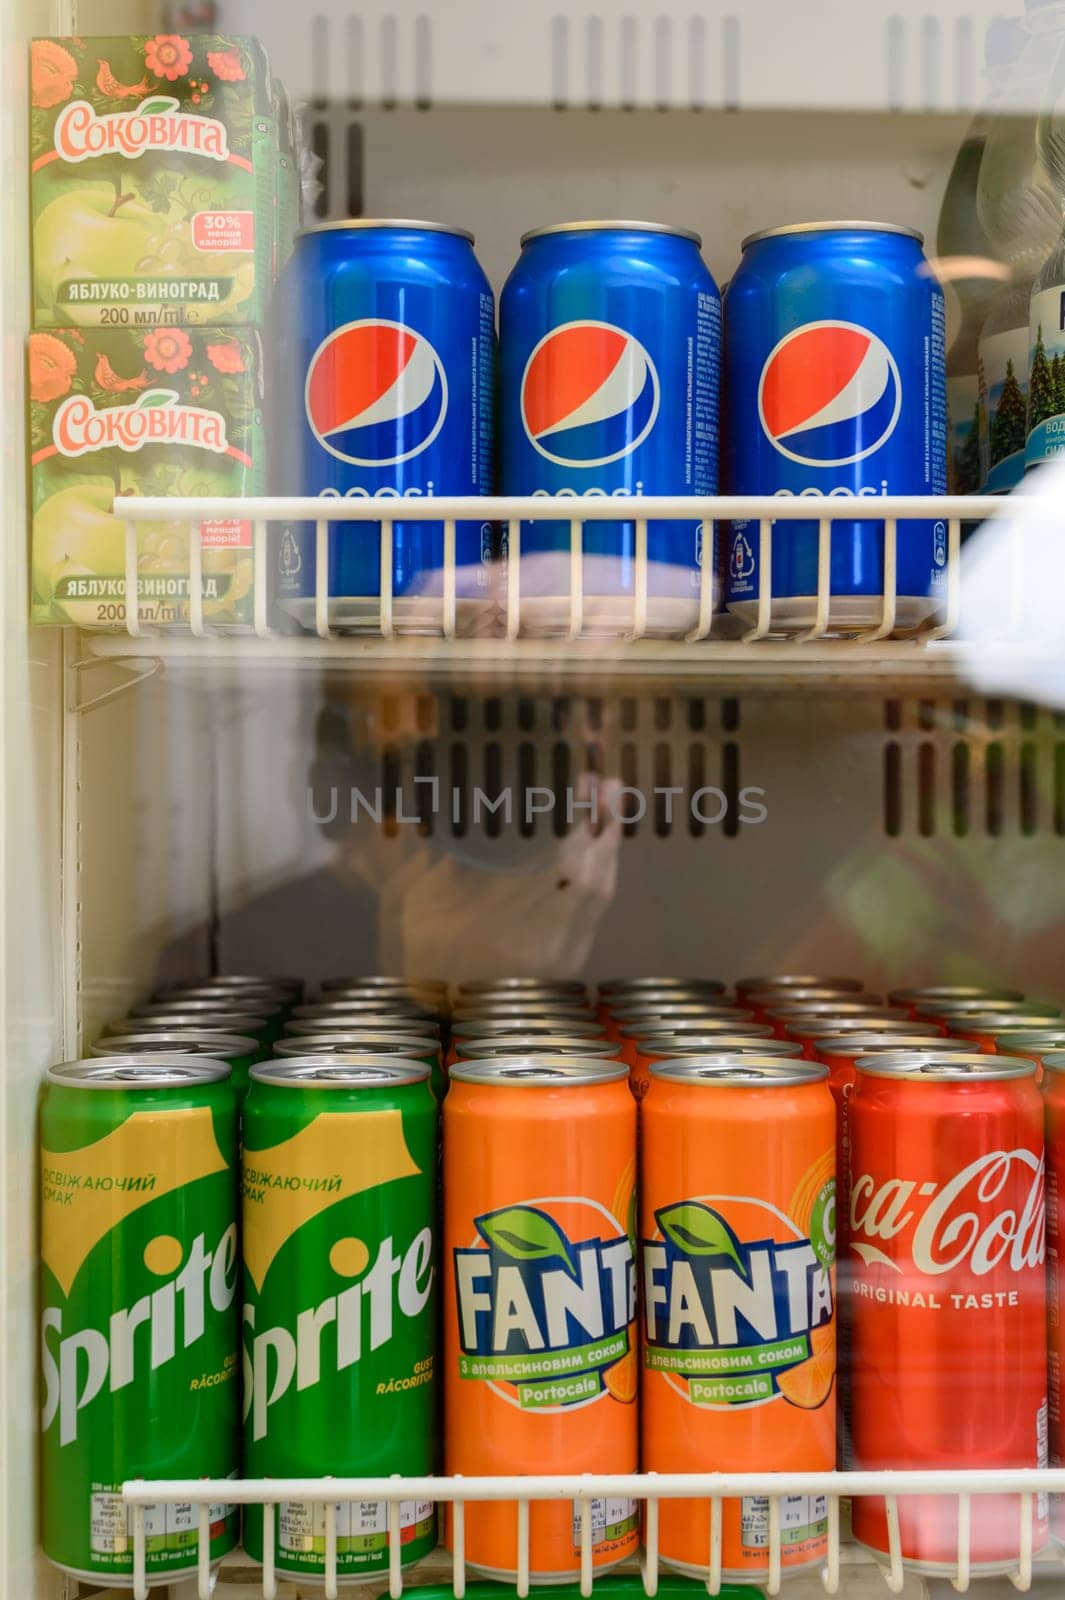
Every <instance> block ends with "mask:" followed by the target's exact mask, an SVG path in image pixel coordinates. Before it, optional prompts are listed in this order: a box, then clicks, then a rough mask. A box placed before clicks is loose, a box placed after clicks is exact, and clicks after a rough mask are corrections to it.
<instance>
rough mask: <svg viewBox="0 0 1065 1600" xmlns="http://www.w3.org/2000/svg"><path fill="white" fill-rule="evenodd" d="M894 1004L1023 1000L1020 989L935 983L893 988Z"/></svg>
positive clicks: (889, 996)
mask: <svg viewBox="0 0 1065 1600" xmlns="http://www.w3.org/2000/svg"><path fill="white" fill-rule="evenodd" d="M888 999H889V1000H890V1001H891V1003H892V1005H896V1006H917V1005H935V1004H936V1002H937V1001H940V1000H944V1001H947V1002H948V1003H949V1002H951V1001H953V1000H1023V999H1024V995H1023V994H1022V993H1021V991H1020V989H1000V988H990V987H988V985H987V984H983V983H933V984H930V985H929V986H928V987H927V988H924V989H892V991H891V993H890V994H889V995H888Z"/></svg>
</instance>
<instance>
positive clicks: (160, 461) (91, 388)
mask: <svg viewBox="0 0 1065 1600" xmlns="http://www.w3.org/2000/svg"><path fill="white" fill-rule="evenodd" d="M28 376H29V411H30V452H31V458H30V471H31V478H32V486H31V487H32V507H33V551H32V575H33V576H32V583H33V596H32V616H33V621H34V622H73V623H77V624H78V625H79V626H80V627H84V628H108V629H124V628H125V626H126V599H127V592H126V528H127V526H128V525H127V523H126V522H125V521H124V519H123V517H122V501H123V498H125V497H126V496H128V495H151V496H156V495H158V496H164V495H165V496H173V495H185V496H188V495H210V496H219V495H226V496H229V495H249V494H260V493H262V492H263V481H264V477H265V452H264V447H263V398H264V397H263V357H262V348H261V342H260V336H259V334H258V333H257V332H256V331H255V330H254V329H252V328H151V329H145V330H141V329H133V328H86V329H81V328H67V329H62V330H58V329H57V330H51V331H45V330H43V329H39V330H38V331H37V332H35V333H31V334H30V338H29V375H28ZM198 533H199V540H200V547H201V550H202V567H203V577H202V588H201V593H202V596H203V615H204V620H205V621H206V622H207V623H208V624H210V625H211V626H212V627H215V628H221V629H223V630H235V631H240V630H243V629H247V628H249V627H250V626H251V624H252V617H253V604H254V600H253V578H254V564H253V563H254V548H253V535H252V524H251V523H250V522H249V521H247V520H245V519H242V518H240V517H239V516H234V517H227V518H221V519H219V520H216V521H213V522H205V523H202V524H201V525H200V526H199V529H198ZM189 550H190V546H189V524H188V523H187V522H181V521H179V520H176V519H175V520H173V521H168V522H157V523H140V524H137V594H138V615H139V618H140V620H141V621H142V622H143V623H145V624H146V625H150V626H153V627H167V626H178V627H180V626H187V623H188V617H189V565H190V553H189Z"/></svg>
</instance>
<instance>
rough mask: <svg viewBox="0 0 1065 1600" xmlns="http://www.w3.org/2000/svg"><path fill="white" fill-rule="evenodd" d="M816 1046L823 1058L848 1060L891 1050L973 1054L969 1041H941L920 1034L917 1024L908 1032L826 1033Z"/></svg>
mask: <svg viewBox="0 0 1065 1600" xmlns="http://www.w3.org/2000/svg"><path fill="white" fill-rule="evenodd" d="M816 1044H817V1048H818V1050H819V1052H820V1053H821V1055H823V1056H848V1057H849V1056H856V1055H862V1054H865V1053H869V1052H873V1051H875V1052H877V1053H886V1052H887V1051H890V1050H920V1051H921V1052H922V1054H924V1055H943V1054H947V1055H972V1050H971V1049H970V1047H969V1040H968V1039H943V1038H940V1036H939V1035H938V1034H927V1033H921V1031H920V1029H919V1028H918V1027H917V1024H916V1023H915V1024H914V1025H913V1026H912V1028H911V1030H910V1032H909V1033H905V1032H899V1033H895V1032H893V1031H891V1030H885V1029H883V1028H870V1029H869V1031H868V1032H855V1033H841V1034H839V1035H836V1034H829V1035H828V1036H827V1037H825V1038H822V1039H818V1040H816Z"/></svg>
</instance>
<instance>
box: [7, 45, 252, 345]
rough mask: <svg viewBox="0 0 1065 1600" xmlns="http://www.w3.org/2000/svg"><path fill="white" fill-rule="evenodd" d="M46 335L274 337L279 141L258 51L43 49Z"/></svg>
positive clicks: (37, 105)
mask: <svg viewBox="0 0 1065 1600" xmlns="http://www.w3.org/2000/svg"><path fill="white" fill-rule="evenodd" d="M30 102H31V112H30V142H31V158H32V203H33V295H34V308H33V320H34V326H35V327H38V328H60V327H70V326H71V325H74V326H77V327H94V328H106V327H112V328H113V327H119V328H152V327H168V326H188V325H193V324H207V323H226V324H229V325H232V324H236V323H250V324H252V325H254V326H258V327H261V326H262V325H263V322H264V319H265V314H266V310H267V301H268V297H269V293H270V287H271V282H272V278H273V260H274V254H275V245H274V227H275V216H274V213H275V183H276V168H277V149H278V132H277V126H276V119H275V111H274V104H273V97H272V86H271V81H270V70H269V65H268V63H267V59H266V56H265V53H264V51H263V49H262V46H261V45H260V44H259V43H258V41H257V40H255V39H250V38H233V37H223V36H221V35H219V34H196V33H190V34H188V35H187V36H186V35H184V34H179V33H158V34H152V35H130V36H118V37H109V38H80V37H71V38H62V39H58V38H57V39H35V40H34V41H33V43H32V45H31V57H30Z"/></svg>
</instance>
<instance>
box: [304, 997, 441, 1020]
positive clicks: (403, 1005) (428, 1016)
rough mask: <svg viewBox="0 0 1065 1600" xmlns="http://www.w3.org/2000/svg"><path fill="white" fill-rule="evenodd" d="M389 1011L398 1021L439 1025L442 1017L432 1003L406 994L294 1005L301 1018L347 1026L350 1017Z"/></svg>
mask: <svg viewBox="0 0 1065 1600" xmlns="http://www.w3.org/2000/svg"><path fill="white" fill-rule="evenodd" d="M382 1012H387V1013H388V1014H389V1015H390V1016H392V1017H393V1018H395V1019H396V1020H397V1021H406V1022H410V1021H411V1020H412V1019H414V1020H416V1021H418V1022H419V1023H421V1022H431V1023H434V1024H435V1025H436V1026H438V1027H439V1025H440V1017H439V1016H438V1014H437V1013H436V1012H435V1011H434V1010H433V1009H432V1007H431V1006H424V1005H421V1004H420V1003H419V1001H417V1000H410V999H405V998H404V997H403V996H402V995H394V994H393V995H372V994H371V995H366V996H365V997H364V996H362V995H358V996H356V997H355V999H353V1000H350V999H348V998H346V997H345V996H344V995H340V996H337V997H334V996H333V995H328V996H326V997H325V998H323V999H321V1000H309V1001H307V1002H305V1004H303V1005H301V1006H293V1008H292V1016H293V1018H295V1019H298V1020H300V1021H303V1020H307V1019H310V1020H313V1019H314V1018H315V1017H318V1018H327V1019H328V1020H329V1021H330V1022H331V1023H332V1022H337V1023H338V1024H339V1026H341V1027H343V1026H344V1023H343V1021H342V1019H343V1018H345V1017H350V1018H351V1020H352V1021H353V1022H354V1021H356V1020H357V1019H358V1018H359V1017H372V1016H380V1015H381V1013H382Z"/></svg>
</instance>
